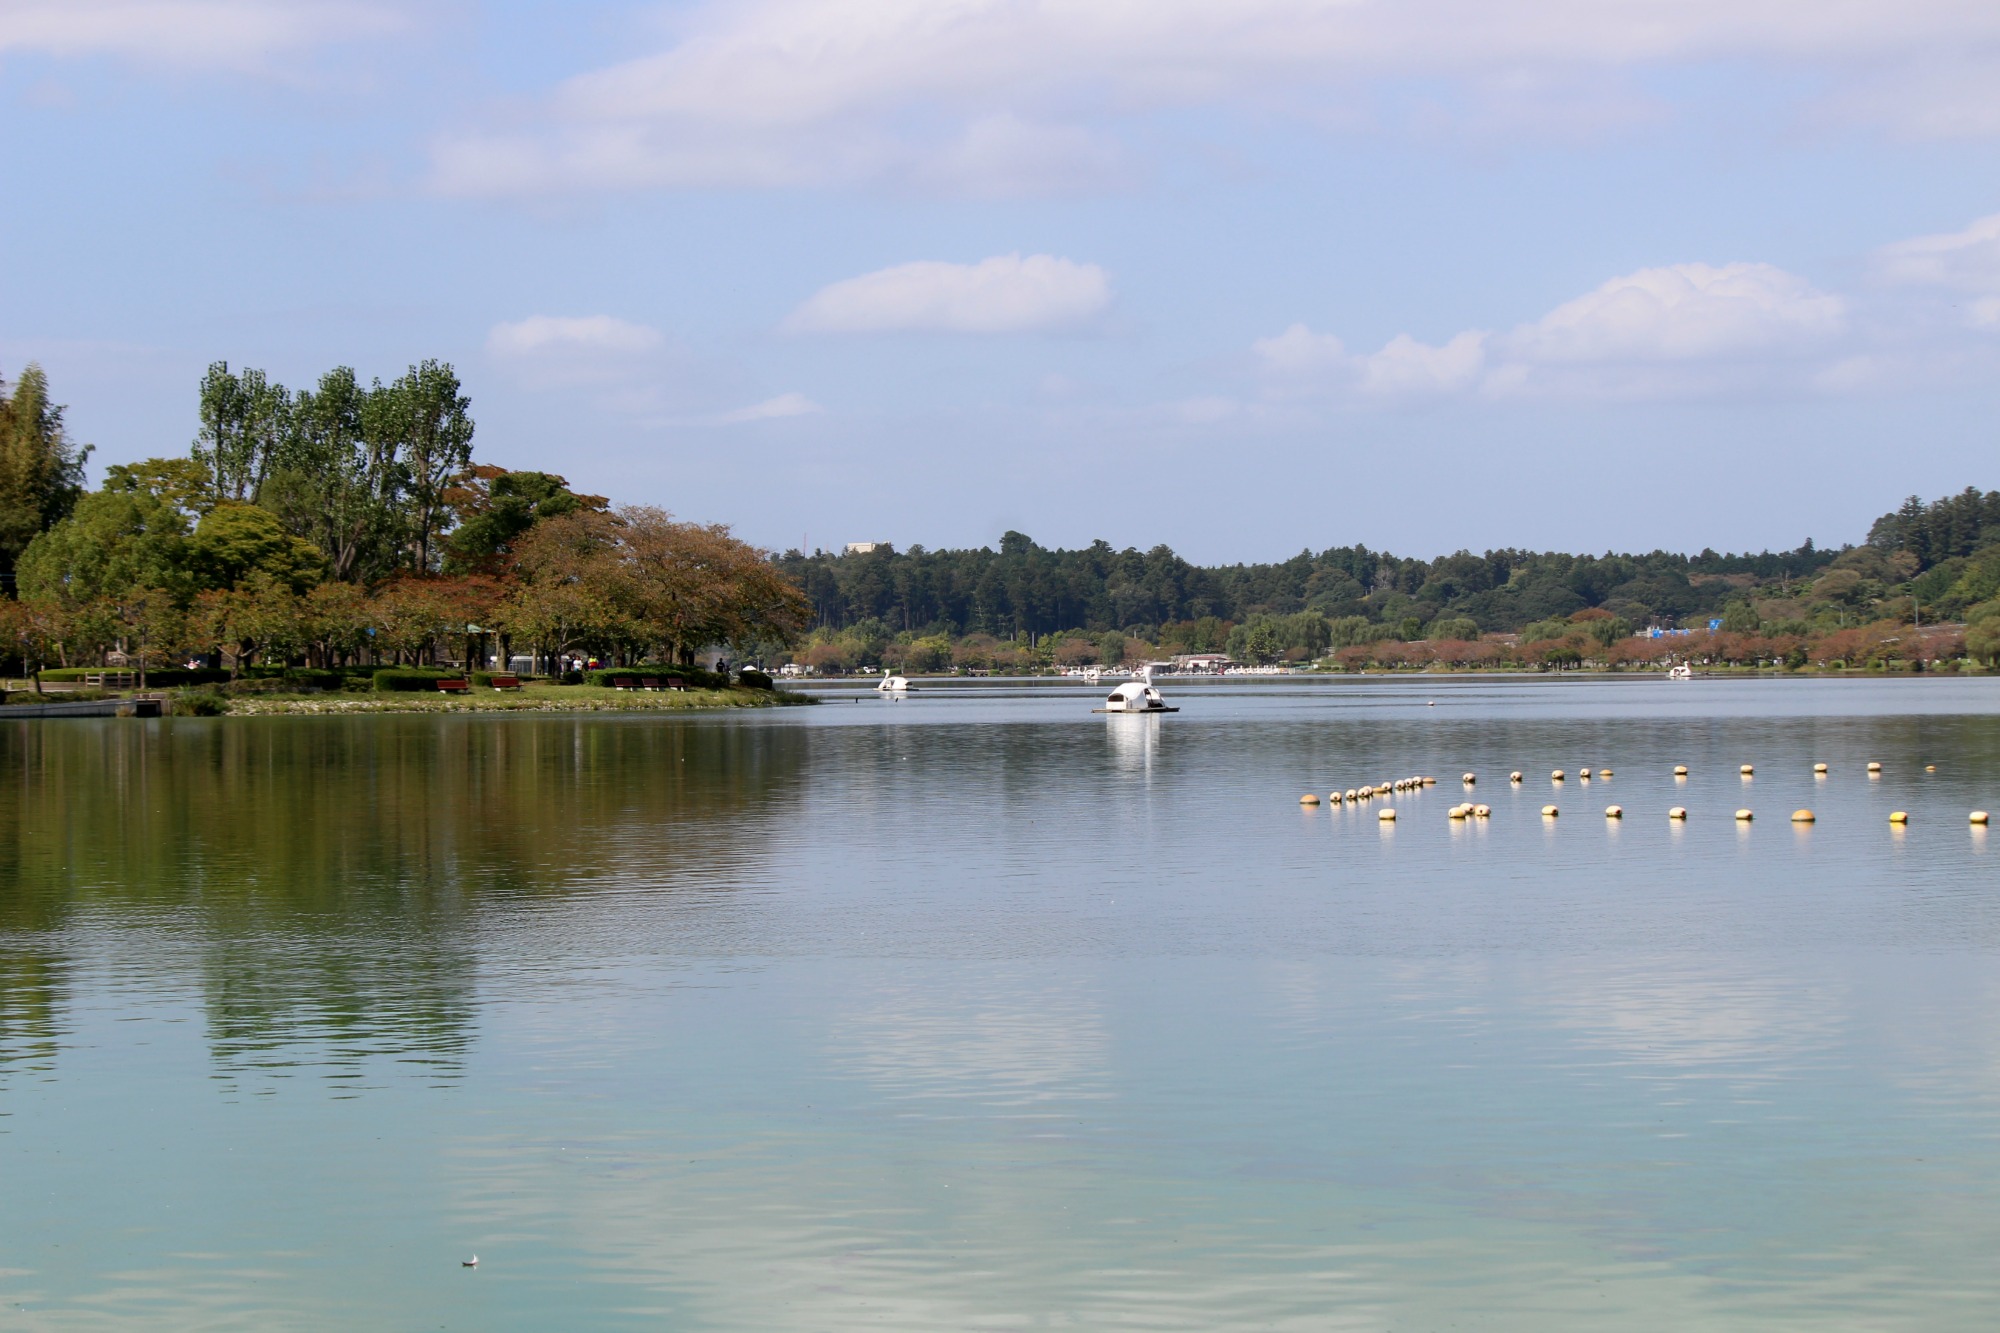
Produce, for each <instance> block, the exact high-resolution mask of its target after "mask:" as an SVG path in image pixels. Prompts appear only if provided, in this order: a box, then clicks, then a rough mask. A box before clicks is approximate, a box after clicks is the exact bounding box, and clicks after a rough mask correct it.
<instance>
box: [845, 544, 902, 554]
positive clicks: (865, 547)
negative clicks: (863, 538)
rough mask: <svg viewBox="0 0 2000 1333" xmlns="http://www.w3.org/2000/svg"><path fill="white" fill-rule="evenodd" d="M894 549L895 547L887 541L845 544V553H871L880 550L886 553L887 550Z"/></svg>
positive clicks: (887, 552)
mask: <svg viewBox="0 0 2000 1333" xmlns="http://www.w3.org/2000/svg"><path fill="white" fill-rule="evenodd" d="M895 549H896V548H895V547H894V546H892V545H891V544H890V543H888V542H849V543H848V544H847V551H846V554H848V555H873V554H874V553H875V552H877V551H880V552H881V553H882V554H884V555H887V554H889V552H891V551H893V550H895Z"/></svg>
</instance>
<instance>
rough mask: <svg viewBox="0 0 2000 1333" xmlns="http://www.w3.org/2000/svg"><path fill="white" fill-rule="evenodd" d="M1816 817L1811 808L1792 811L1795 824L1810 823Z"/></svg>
mask: <svg viewBox="0 0 2000 1333" xmlns="http://www.w3.org/2000/svg"><path fill="white" fill-rule="evenodd" d="M1815 818H1816V816H1815V815H1814V814H1813V812H1812V811H1810V810H1794V811H1792V822H1793V823H1794V824H1810V823H1812V822H1813V820H1814V819H1815Z"/></svg>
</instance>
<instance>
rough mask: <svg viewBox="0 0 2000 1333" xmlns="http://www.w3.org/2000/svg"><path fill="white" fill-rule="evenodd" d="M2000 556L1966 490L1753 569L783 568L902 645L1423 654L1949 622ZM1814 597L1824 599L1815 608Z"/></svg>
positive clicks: (1346, 550)
mask: <svg viewBox="0 0 2000 1333" xmlns="http://www.w3.org/2000/svg"><path fill="white" fill-rule="evenodd" d="M1996 546H2000V491H1993V492H1985V493H1982V492H1980V491H1979V490H1977V489H1968V490H1966V491H1965V492H1963V493H1962V494H1960V495H1956V496H1952V497H1949V498H1947V499H1942V500H1938V501H1936V502H1935V503H1932V504H1925V503H1924V502H1923V501H1921V500H1919V499H1916V498H1912V499H1911V500H1910V501H1908V502H1907V503H1905V504H1904V505H1903V506H1902V508H1900V509H1898V510H1897V511H1895V512H1894V513H1891V514H1886V515H1884V516H1883V517H1882V518H1881V519H1879V520H1878V521H1877V522H1876V523H1875V524H1874V526H1873V527H1872V528H1871V529H1870V531H1869V534H1868V541H1867V543H1866V544H1865V545H1862V546H1859V547H1854V546H1842V547H1839V548H1837V549H1820V548H1817V547H1815V546H1814V545H1813V543H1812V542H1810V541H1807V542H1806V543H1805V544H1804V545H1802V546H1800V547H1799V548H1798V549H1797V550H1792V551H1782V552H1775V553H1774V552H1769V551H1766V552H1761V553H1758V554H1755V555H1749V554H1745V555H1721V554H1717V553H1716V552H1714V551H1707V550H1705V551H1702V552H1700V553H1699V554H1696V555H1683V554H1677V553H1673V552H1668V551H1653V552H1649V553H1647V554H1643V555H1640V554H1604V555H1568V554H1563V553H1561V552H1553V551H1523V550H1512V549H1510V550H1499V551H1487V552H1485V553H1483V554H1473V553H1472V552H1469V551H1459V552H1457V553H1456V554H1453V555H1447V556H1442V557H1439V558H1438V559H1435V560H1419V559H1410V558H1406V557H1401V556H1396V555H1392V554H1390V553H1388V552H1386V551H1373V550H1370V549H1369V548H1367V547H1365V546H1337V547H1331V548H1329V549H1327V550H1324V551H1320V552H1318V553H1314V552H1312V551H1301V552H1300V553H1299V554H1298V555H1296V556H1293V557H1292V558H1291V559H1289V560H1286V561H1283V562H1280V563H1277V564H1257V565H1225V566H1213V567H1203V566H1197V565H1193V564H1190V563H1188V562H1187V561H1186V560H1183V559H1182V558H1181V557H1180V556H1178V555H1176V554H1174V552H1173V551H1172V550H1171V549H1170V548H1168V547H1165V546H1156V547H1154V548H1153V549H1151V550H1149V551H1140V550H1136V549H1132V548H1127V549H1125V550H1122V551H1120V550H1114V549H1113V548H1112V547H1111V546H1109V545H1108V544H1106V543H1104V542H1101V541H1099V542H1094V543H1092V544H1091V545H1090V546H1088V547H1085V548H1083V549H1081V550H1050V549H1048V548H1045V547H1043V546H1040V545H1038V544H1037V543H1036V542H1034V541H1033V540H1032V539H1031V538H1029V537H1027V536H1026V535H1024V534H1022V533H1018V532H1009V533H1007V534H1006V535H1005V536H1003V537H1002V538H1001V539H1000V544H999V547H998V549H994V548H992V547H980V548H978V549H976V550H945V551H928V550H925V549H924V548H922V547H920V546H919V547H912V548H911V549H909V550H907V551H897V550H890V549H877V550H875V551H871V552H867V553H865V554H854V555H834V554H830V553H826V552H817V553H814V554H812V555H805V554H802V553H801V552H798V551H788V552H786V553H785V554H784V555H783V556H781V557H779V558H778V564H779V566H780V567H781V568H782V569H783V570H784V571H785V572H786V573H787V574H788V575H790V576H791V577H792V578H793V579H794V580H796V581H797V582H798V584H799V586H800V587H801V588H803V589H804V590H805V593H806V596H807V598H808V599H809V600H810V601H811V603H812V605H813V609H814V613H815V616H816V618H817V619H816V625H817V626H818V627H819V628H820V629H822V630H830V631H836V632H837V631H840V630H844V629H846V628H848V627H850V626H855V625H863V624H866V625H869V626H870V627H871V628H872V629H876V630H877V631H878V632H886V633H888V634H890V635H897V634H945V635H951V636H962V635H968V634H987V635H993V636H995V637H997V638H1001V639H1012V638H1014V637H1016V636H1018V635H1027V636H1031V637H1037V638H1038V637H1041V636H1044V635H1049V634H1064V633H1075V632H1082V633H1087V634H1102V633H1106V632H1112V631H1117V632H1122V633H1126V634H1130V635H1133V636H1135V637H1138V638H1143V639H1146V640H1149V641H1154V640H1159V639H1161V638H1162V637H1163V636H1162V633H1161V631H1162V630H1163V629H1165V630H1167V631H1168V633H1167V634H1166V635H1165V636H1164V637H1166V638H1168V639H1171V640H1173V641H1175V642H1178V643H1194V642H1196V641H1197V640H1201V639H1205V638H1209V637H1213V636H1212V635H1203V634H1199V633H1192V634H1191V633H1190V632H1189V631H1191V630H1192V629H1193V627H1195V626H1196V625H1203V624H1205V625H1211V626H1228V625H1234V624H1242V623H1245V622H1247V621H1250V620H1253V619H1258V618H1264V617H1285V616H1297V615H1300V614H1301V613H1317V615H1318V616H1320V617H1323V618H1324V619H1325V620H1326V621H1327V622H1329V623H1331V624H1333V625H1334V626H1336V629H1335V633H1334V641H1335V642H1336V643H1337V642H1338V641H1339V639H1340V638H1341V637H1343V634H1342V629H1343V628H1344V630H1345V636H1346V637H1350V638H1352V639H1353V640H1354V641H1355V642H1365V641H1369V640H1373V639H1380V638H1383V637H1399V638H1406V639H1416V638H1420V637H1424V636H1425V635H1427V634H1431V631H1432V629H1433V627H1438V629H1439V630H1440V631H1441V632H1440V633H1438V634H1434V635H1431V636H1432V637H1469V636H1475V635H1476V634H1479V633H1488V634H1491V633H1507V632H1519V631H1521V630H1524V629H1527V628H1529V627H1531V626H1534V625H1535V624H1537V623H1538V622H1549V621H1556V620H1563V619H1567V618H1570V617H1573V616H1575V615H1577V613H1579V612H1584V611H1598V612H1602V613H1605V614H1607V615H1609V616H1610V617H1613V618H1615V619H1617V620H1621V621H1624V622H1626V623H1627V624H1629V625H1631V626H1633V627H1635V628H1636V627H1643V626H1645V625H1647V624H1661V625H1674V624H1682V623H1692V622H1705V621H1706V620H1708V619H1710V618H1715V617H1720V616H1721V615H1723V614H1724V612H1725V611H1726V610H1727V609H1729V608H1730V607H1731V606H1732V605H1741V606H1744V607H1748V606H1750V605H1751V604H1752V603H1757V604H1759V605H1761V606H1762V607H1763V609H1764V611H1765V612H1766V614H1765V615H1764V616H1763V617H1762V618H1765V619H1769V618H1771V615H1772V614H1776V615H1780V616H1782V615H1784V614H1787V613H1793V612H1795V613H1796V614H1798V615H1799V616H1800V617H1807V616H1810V615H1811V614H1813V613H1814V612H1815V611H1816V610H1821V609H1824V608H1825V607H1826V606H1828V605H1831V604H1832V603H1833V602H1836V601H1837V602H1838V603H1839V604H1840V605H1839V606H1838V607H1837V608H1836V611H1835V614H1837V615H1838V616H1839V617H1841V618H1842V619H1843V623H1845V620H1847V619H1851V618H1852V616H1853V615H1855V614H1859V613H1860V612H1861V611H1863V610H1865V609H1867V608H1866V603H1867V602H1870V601H1880V600H1883V599H1885V598H1887V597H1890V596H1892V595H1899V594H1902V593H1904V592H1905V590H1907V589H1909V588H1910V587H1911V585H1915V586H1914V592H1915V594H1916V595H1917V596H1918V597H1919V598H1920V599H1921V600H1922V602H1923V603H1924V604H1925V605H1926V606H1934V609H1935V610H1936V612H1937V613H1938V614H1943V615H1950V614H1954V613H1956V612H1959V611H1962V610H1963V609H1964V607H1965V606H1966V605H1969V604H1971V603H1973V602H1978V601H1982V600H1985V599H1987V598H1990V597H1992V596H1993V595H1994V593H1993V591H1992V590H1989V589H1986V588H1985V587H1984V582H1983V575H1980V574H1979V573H1978V570H1980V569H1983V568H1984V566H1985V565H1987V564H1996V563H2000V561H1996V559H1995V558H1994V548H1995V547H1996ZM1968 575H1971V577H1970V578H1968ZM1830 576H1831V577H1830ZM1816 588H1818V589H1821V591H1822V592H1824V593H1825V594H1826V595H1825V596H1819V597H1816V596H1815V592H1814V590H1815V589H1816ZM1467 622H1470V624H1468V623H1467ZM1364 626H1365V629H1364V628H1363V627H1364ZM1176 629H1178V631H1179V632H1174V631H1175V630H1176ZM1225 632H1226V631H1225ZM1216 646H1218V647H1219V646H1221V645H1220V643H1219V642H1218V643H1217V645H1216Z"/></svg>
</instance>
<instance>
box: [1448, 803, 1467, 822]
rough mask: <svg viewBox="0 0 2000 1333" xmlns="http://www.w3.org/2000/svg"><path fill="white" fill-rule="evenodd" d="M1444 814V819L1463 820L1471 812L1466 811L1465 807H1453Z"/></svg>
mask: <svg viewBox="0 0 2000 1333" xmlns="http://www.w3.org/2000/svg"><path fill="white" fill-rule="evenodd" d="M1444 813H1445V815H1446V817H1447V818H1450V819H1463V818H1465V817H1466V816H1467V815H1469V814H1471V813H1472V811H1471V810H1469V809H1467V808H1466V807H1465V806H1462V805H1454V806H1453V807H1452V808H1451V809H1449V810H1447V811H1445V812H1444Z"/></svg>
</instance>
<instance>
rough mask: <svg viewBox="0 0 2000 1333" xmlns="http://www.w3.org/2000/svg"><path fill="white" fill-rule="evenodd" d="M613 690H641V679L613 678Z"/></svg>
mask: <svg viewBox="0 0 2000 1333" xmlns="http://www.w3.org/2000/svg"><path fill="white" fill-rule="evenodd" d="M611 688H612V689H614V690H636V689H638V688H639V678H638V677H637V676H613V677H612V678H611Z"/></svg>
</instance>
